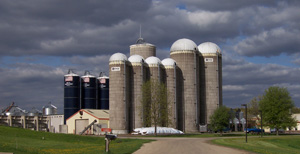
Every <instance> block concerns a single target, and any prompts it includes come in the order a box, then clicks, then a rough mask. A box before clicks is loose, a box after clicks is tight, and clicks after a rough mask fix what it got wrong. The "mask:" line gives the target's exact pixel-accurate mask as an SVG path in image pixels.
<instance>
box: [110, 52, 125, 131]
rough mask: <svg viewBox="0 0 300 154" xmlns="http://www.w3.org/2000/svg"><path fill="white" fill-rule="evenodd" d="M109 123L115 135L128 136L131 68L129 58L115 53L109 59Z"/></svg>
mask: <svg viewBox="0 0 300 154" xmlns="http://www.w3.org/2000/svg"><path fill="white" fill-rule="evenodd" d="M109 78H110V82H109V121H110V128H111V129H112V130H113V133H115V134H127V133H128V130H129V129H130V127H129V107H130V106H129V105H130V104H129V102H130V82H129V81H130V66H129V64H128V61H127V57H126V56H125V55H124V54H122V53H115V54H113V55H112V56H111V57H110V59H109Z"/></svg>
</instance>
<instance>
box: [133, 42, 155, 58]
mask: <svg viewBox="0 0 300 154" xmlns="http://www.w3.org/2000/svg"><path fill="white" fill-rule="evenodd" d="M132 55H140V56H142V57H143V58H144V59H147V58H148V57H151V56H156V47H155V45H153V44H150V43H147V42H146V41H145V40H144V39H143V38H139V39H138V40H137V41H136V44H133V45H131V46H130V56H132Z"/></svg>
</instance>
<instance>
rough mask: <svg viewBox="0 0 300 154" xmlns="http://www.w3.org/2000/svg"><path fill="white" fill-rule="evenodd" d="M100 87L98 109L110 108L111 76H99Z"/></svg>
mask: <svg viewBox="0 0 300 154" xmlns="http://www.w3.org/2000/svg"><path fill="white" fill-rule="evenodd" d="M97 80H98V81H97V83H98V84H97V88H98V109H102V110H108V109H109V77H108V76H105V75H104V76H100V77H98V78H97Z"/></svg>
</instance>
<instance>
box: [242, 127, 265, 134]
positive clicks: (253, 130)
mask: <svg viewBox="0 0 300 154" xmlns="http://www.w3.org/2000/svg"><path fill="white" fill-rule="evenodd" d="M246 131H247V133H260V132H265V130H264V129H262V130H261V129H259V128H255V127H254V128H247V130H246Z"/></svg>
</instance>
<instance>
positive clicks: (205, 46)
mask: <svg viewBox="0 0 300 154" xmlns="http://www.w3.org/2000/svg"><path fill="white" fill-rule="evenodd" d="M198 50H199V52H200V59H201V60H202V62H200V63H202V64H203V65H202V66H201V69H203V70H204V71H203V72H202V74H201V76H202V77H201V79H202V80H201V83H200V85H201V89H204V91H205V92H204V93H202V94H201V95H205V99H203V100H201V106H203V107H204V108H205V111H206V112H205V114H204V115H205V119H204V121H203V122H204V123H205V124H209V123H210V120H209V117H210V116H211V115H212V114H213V113H214V111H215V110H216V109H217V108H218V107H219V106H221V105H222V54H221V49H220V47H219V46H218V45H216V44H215V43H212V42H204V43H202V44H200V45H199V46H198Z"/></svg>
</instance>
